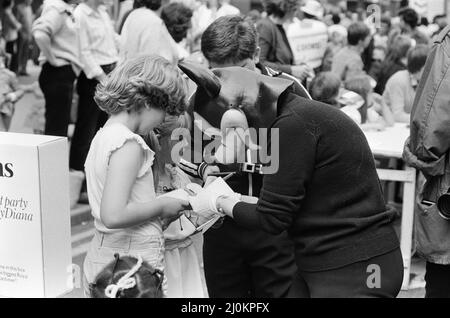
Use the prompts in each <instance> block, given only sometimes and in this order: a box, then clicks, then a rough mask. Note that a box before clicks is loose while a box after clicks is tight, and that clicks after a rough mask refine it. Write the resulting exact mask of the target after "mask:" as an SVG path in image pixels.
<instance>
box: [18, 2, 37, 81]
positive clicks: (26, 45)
mask: <svg viewBox="0 0 450 318" xmlns="http://www.w3.org/2000/svg"><path fill="white" fill-rule="evenodd" d="M31 3H32V0H21V1H20V2H19V3H18V4H17V6H16V16H17V20H18V21H19V22H20V24H21V25H22V28H21V29H20V31H19V39H18V42H17V56H18V72H19V75H23V76H28V72H27V64H28V59H29V58H30V44H31V40H32V35H31V29H32V27H33V10H32V8H31Z"/></svg>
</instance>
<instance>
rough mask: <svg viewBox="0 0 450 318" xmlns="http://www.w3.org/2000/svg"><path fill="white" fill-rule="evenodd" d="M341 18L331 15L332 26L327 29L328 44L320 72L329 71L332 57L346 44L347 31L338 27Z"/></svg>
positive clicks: (340, 26)
mask: <svg viewBox="0 0 450 318" xmlns="http://www.w3.org/2000/svg"><path fill="white" fill-rule="evenodd" d="M340 21H341V18H340V17H339V15H338V14H333V22H334V23H337V24H333V25H331V26H329V27H328V39H329V41H328V44H327V48H326V49H325V53H324V55H323V60H322V72H329V71H331V66H332V64H333V58H334V55H335V54H336V53H337V52H339V51H340V50H341V49H342V48H343V47H344V46H345V45H346V44H347V29H346V28H345V27H344V26H342V25H340V24H339V23H340Z"/></svg>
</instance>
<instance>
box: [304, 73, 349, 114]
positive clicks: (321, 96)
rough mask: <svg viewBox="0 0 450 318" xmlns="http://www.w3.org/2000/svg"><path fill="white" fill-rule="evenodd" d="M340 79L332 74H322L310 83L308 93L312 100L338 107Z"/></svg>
mask: <svg viewBox="0 0 450 318" xmlns="http://www.w3.org/2000/svg"><path fill="white" fill-rule="evenodd" d="M341 84H342V83H341V80H340V78H339V77H338V76H337V75H336V74H334V73H332V72H322V73H319V74H317V75H316V77H314V79H313V80H312V81H311V84H310V86H309V92H310V94H311V97H312V99H313V100H315V101H318V102H322V103H325V104H328V105H331V106H335V107H339V104H338V101H337V99H338V97H339V92H340V89H341Z"/></svg>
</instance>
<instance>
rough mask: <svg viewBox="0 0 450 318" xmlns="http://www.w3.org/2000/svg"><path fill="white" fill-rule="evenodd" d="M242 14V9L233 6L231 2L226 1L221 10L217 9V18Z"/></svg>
mask: <svg viewBox="0 0 450 318" xmlns="http://www.w3.org/2000/svg"><path fill="white" fill-rule="evenodd" d="M239 14H241V10H239V9H238V8H236V7H235V6H232V5H231V4H229V3H224V4H223V5H222V6H221V7H220V8H219V10H217V15H216V18H220V17H225V16H227V15H239Z"/></svg>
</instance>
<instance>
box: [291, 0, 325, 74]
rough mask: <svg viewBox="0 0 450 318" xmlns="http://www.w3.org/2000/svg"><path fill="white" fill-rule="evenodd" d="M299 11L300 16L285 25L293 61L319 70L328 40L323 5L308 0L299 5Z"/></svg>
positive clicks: (313, 0)
mask: <svg viewBox="0 0 450 318" xmlns="http://www.w3.org/2000/svg"><path fill="white" fill-rule="evenodd" d="M299 13H300V14H299V16H301V18H300V19H299V18H297V17H294V19H293V21H292V23H290V24H289V26H287V27H286V29H287V30H286V34H287V37H288V39H289V42H290V44H291V47H292V49H293V54H294V63H295V64H302V63H304V64H306V65H308V66H309V67H310V68H311V69H313V70H314V71H319V70H320V67H321V65H322V60H323V56H324V53H325V50H326V47H327V42H328V27H327V25H326V24H325V23H323V22H322V19H323V15H324V9H323V6H322V5H321V4H320V3H319V2H318V1H315V0H308V1H307V2H306V3H305V5H304V6H302V7H300V11H299ZM311 77H312V76H311Z"/></svg>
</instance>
